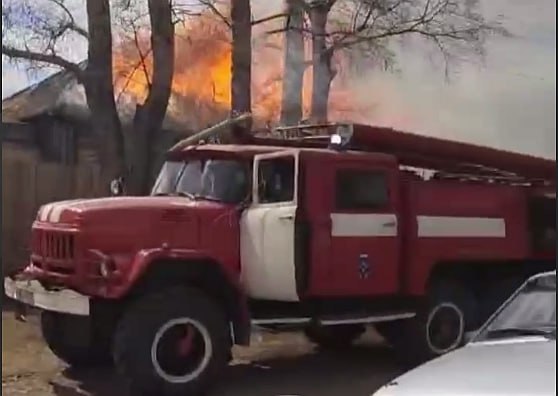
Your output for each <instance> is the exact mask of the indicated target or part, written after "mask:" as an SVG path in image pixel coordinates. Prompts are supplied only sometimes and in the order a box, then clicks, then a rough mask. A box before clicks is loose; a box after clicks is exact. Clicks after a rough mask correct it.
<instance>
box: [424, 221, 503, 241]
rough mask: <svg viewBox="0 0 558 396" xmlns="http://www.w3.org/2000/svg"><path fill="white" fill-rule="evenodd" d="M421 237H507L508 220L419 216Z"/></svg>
mask: <svg viewBox="0 0 558 396" xmlns="http://www.w3.org/2000/svg"><path fill="white" fill-rule="evenodd" d="M417 225H418V230H417V234H418V236H419V237H420V238H505V237H506V221H505V220H504V219H503V218H499V217H495V218H489V217H455V216H417Z"/></svg>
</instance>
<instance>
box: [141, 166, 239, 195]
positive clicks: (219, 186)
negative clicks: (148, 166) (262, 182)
mask: <svg viewBox="0 0 558 396" xmlns="http://www.w3.org/2000/svg"><path fill="white" fill-rule="evenodd" d="M248 186H249V180H248V170H247V166H246V165H245V164H244V163H242V162H240V161H235V160H217V159H204V160H192V161H167V162H165V163H164V164H163V167H162V168H161V171H160V173H159V176H158V177H157V180H156V181H155V185H154V187H153V190H152V191H151V195H183V196H188V197H190V198H192V199H207V200H211V201H219V202H225V203H239V202H241V201H243V200H244V199H245V198H246V196H247V194H248Z"/></svg>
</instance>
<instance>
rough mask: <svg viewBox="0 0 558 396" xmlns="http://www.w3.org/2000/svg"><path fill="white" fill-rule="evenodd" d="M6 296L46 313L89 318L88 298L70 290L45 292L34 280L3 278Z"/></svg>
mask: <svg viewBox="0 0 558 396" xmlns="http://www.w3.org/2000/svg"><path fill="white" fill-rule="evenodd" d="M4 291H5V293H6V295H7V296H8V297H10V298H13V299H14V300H16V301H19V302H20V303H23V304H25V305H30V306H32V307H36V308H40V309H44V310H46V311H53V312H61V313H67V314H72V315H80V316H89V306H90V300H89V297H87V296H84V295H83V294H80V293H77V292H75V291H73V290H70V289H61V290H46V289H45V288H44V287H43V286H42V285H41V284H40V283H39V282H38V281H36V280H14V279H11V278H4Z"/></svg>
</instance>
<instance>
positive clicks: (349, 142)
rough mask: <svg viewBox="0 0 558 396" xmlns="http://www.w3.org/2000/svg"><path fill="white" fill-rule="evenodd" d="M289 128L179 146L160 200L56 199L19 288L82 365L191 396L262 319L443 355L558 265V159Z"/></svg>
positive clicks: (39, 223)
mask: <svg viewBox="0 0 558 396" xmlns="http://www.w3.org/2000/svg"><path fill="white" fill-rule="evenodd" d="M274 133H275V134H273V133H272V134H268V135H266V136H262V135H261V134H254V135H252V137H250V138H248V139H247V141H245V142H243V143H242V144H239V145H232V144H197V145H194V146H188V147H185V148H179V149H175V150H170V151H169V152H168V155H167V159H166V162H165V163H164V164H163V166H162V169H161V172H160V174H159V176H158V178H157V181H156V183H155V185H154V187H153V191H152V194H151V196H147V197H110V198H102V199H84V200H73V201H64V202H55V203H51V204H48V205H44V206H43V207H41V208H40V210H39V211H38V214H37V218H36V220H35V222H34V224H33V229H32V243H31V247H32V252H31V257H30V262H29V265H28V266H27V267H26V268H25V269H24V270H23V271H22V272H21V273H19V274H18V275H17V276H15V277H11V278H6V279H5V290H6V293H7V295H8V296H10V297H12V298H15V299H17V300H19V301H20V302H22V303H24V304H26V305H31V306H35V307H38V308H40V309H41V310H42V311H41V312H42V319H41V323H42V331H43V334H44V338H45V340H46V342H47V344H48V345H49V347H50V348H51V349H52V351H53V352H54V353H55V354H56V355H58V356H59V357H60V358H61V359H63V360H64V361H66V362H68V363H69V364H71V365H74V366H80V365H90V364H93V363H106V362H114V364H115V365H116V367H117V368H118V369H119V371H120V372H121V373H123V375H124V376H125V377H126V378H127V379H129V380H130V381H131V383H132V384H133V386H135V387H136V389H139V390H141V391H150V390H153V391H155V392H156V394H177V393H180V394H190V393H195V392H197V391H201V390H204V389H206V388H207V387H208V386H209V384H210V383H211V382H213V378H214V376H215V375H218V374H219V372H220V371H221V370H222V369H223V368H224V367H225V366H226V364H227V362H228V361H229V360H230V359H231V352H230V350H231V346H232V345H234V344H239V345H248V344H249V341H250V334H251V329H252V328H253V326H260V327H264V328H269V329H274V330H277V331H279V330H281V329H285V328H290V329H292V328H293V327H294V328H298V329H300V330H303V331H304V332H305V333H306V335H307V336H308V338H309V339H310V340H311V341H313V342H315V343H317V344H318V345H319V346H321V347H323V348H338V347H342V346H344V345H348V344H350V343H351V342H352V341H353V340H355V339H356V338H357V337H358V336H359V335H360V334H361V333H362V332H363V331H364V329H365V327H366V325H374V326H375V327H376V328H377V330H378V331H379V332H380V333H381V334H382V335H383V336H384V337H385V338H386V340H387V341H388V342H389V343H391V344H392V345H393V346H394V348H395V350H396V351H400V352H403V353H402V356H405V357H406V358H408V359H411V360H413V361H417V360H423V359H428V358H431V357H434V356H437V355H440V354H443V353H446V352H448V351H450V350H452V349H454V348H456V347H458V346H459V345H461V344H462V342H463V340H464V337H465V334H466V332H468V331H472V330H474V329H476V328H477V327H478V326H479V325H480V324H481V323H482V322H483V321H484V320H485V319H486V318H487V317H488V316H489V315H490V314H491V312H492V311H493V310H494V309H495V308H496V307H497V306H498V305H499V304H500V303H502V302H503V300H504V299H505V298H506V297H507V296H508V294H509V293H510V292H511V290H513V288H515V286H516V285H518V284H519V283H520V282H521V281H522V280H523V279H525V277H527V276H529V275H531V274H533V273H535V272H539V271H543V270H549V269H554V268H556V267H555V256H556V243H555V242H556V236H555V223H556V187H555V179H556V162H555V161H553V160H547V159H542V158H536V157H531V156H527V155H520V154H516V153H511V152H505V151H500V150H495V149H490V148H487V147H480V146H474V145H470V144H464V143H457V142H451V141H447V140H441V139H435V138H429V137H423V136H418V135H413V134H408V133H403V132H398V131H394V130H391V129H385V128H376V127H370V126H365V125H322V126H309V125H307V126H298V127H294V128H287V129H282V130H276V131H274ZM188 392H190V393H188Z"/></svg>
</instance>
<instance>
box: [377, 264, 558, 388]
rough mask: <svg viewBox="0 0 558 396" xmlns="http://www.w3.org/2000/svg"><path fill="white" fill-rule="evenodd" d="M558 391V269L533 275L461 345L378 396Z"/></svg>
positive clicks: (400, 377)
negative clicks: (557, 342)
mask: <svg viewBox="0 0 558 396" xmlns="http://www.w3.org/2000/svg"><path fill="white" fill-rule="evenodd" d="M442 395H443V396H554V395H556V271H553V272H547V273H543V274H538V275H535V276H533V277H531V278H529V279H528V280H527V281H526V282H525V283H524V284H523V285H522V286H521V287H520V288H519V289H518V290H517V291H516V292H514V294H513V295H512V296H511V297H510V298H509V299H508V300H507V301H506V302H505V303H504V304H503V305H502V307H500V308H499V309H498V310H497V311H496V312H495V313H494V314H493V315H492V317H491V318H490V319H489V320H488V321H487V322H486V323H485V324H484V325H483V326H482V328H481V329H480V330H479V331H478V332H477V333H476V334H475V336H474V337H473V338H472V340H471V341H470V342H469V343H467V344H466V345H465V346H463V347H462V348H460V349H457V350H455V351H453V352H450V353H448V354H446V355H443V356H441V357H439V358H437V359H434V360H431V361H429V362H427V363H425V364H423V365H422V366H419V367H417V368H415V369H413V370H411V371H409V372H407V373H405V374H403V375H401V376H399V377H398V378H396V379H394V380H392V381H390V382H389V383H387V384H385V385H384V386H383V387H382V388H380V389H379V390H378V391H377V392H376V393H374V394H373V395H372V396H442Z"/></svg>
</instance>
